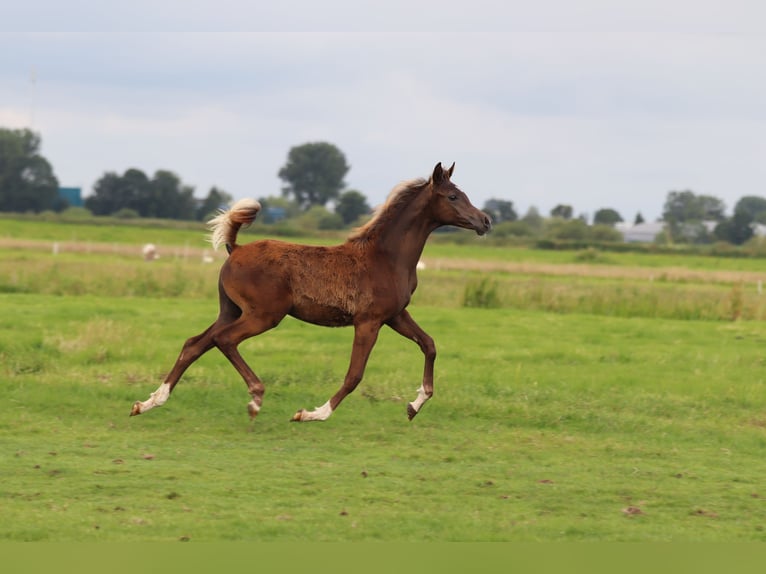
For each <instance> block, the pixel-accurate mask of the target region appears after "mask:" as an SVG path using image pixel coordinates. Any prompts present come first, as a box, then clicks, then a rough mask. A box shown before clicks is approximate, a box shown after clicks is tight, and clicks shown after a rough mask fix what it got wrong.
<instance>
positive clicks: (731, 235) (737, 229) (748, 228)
mask: <svg viewBox="0 0 766 574" xmlns="http://www.w3.org/2000/svg"><path fill="white" fill-rule="evenodd" d="M713 235H714V236H715V238H716V239H719V240H721V241H728V242H729V243H733V244H734V245H742V244H743V243H745V242H746V241H747V240H749V239H750V238H751V237H753V235H754V233H753V220H752V219H751V215H750V214H749V213H747V212H746V211H735V212H734V215H733V216H732V217H730V218H729V219H725V220H724V221H722V222H720V223H719V224H718V225H716V226H715V229H714V230H713Z"/></svg>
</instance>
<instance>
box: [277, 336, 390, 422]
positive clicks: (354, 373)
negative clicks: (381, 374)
mask: <svg viewBox="0 0 766 574" xmlns="http://www.w3.org/2000/svg"><path fill="white" fill-rule="evenodd" d="M379 331H380V323H363V324H360V325H356V326H355V327H354V347H353V350H352V351H351V364H350V365H349V367H348V372H347V373H346V378H345V379H344V381H343V385H342V386H341V388H340V389H339V390H338V392H337V393H335V394H334V395H333V396H332V398H330V400H329V401H327V402H326V403H325V404H323V405H322V406H321V407H317V408H315V409H314V410H313V411H307V410H306V409H301V410H299V411H298V412H297V413H295V414H294V415H293V418H292V420H293V421H295V422H305V421H324V420H327V419H328V418H330V415H331V414H332V413H333V411H334V410H335V409H336V408H338V405H339V404H340V402H341V401H342V400H343V399H344V398H346V395H348V394H349V393H351V392H352V391H353V390H354V389H355V388H356V386H357V385H358V384H359V382H360V381H361V380H362V376H363V375H364V369H365V367H366V366H367V359H369V358H370V353H371V352H372V348H373V347H374V346H375V342H376V341H377V340H378V332H379Z"/></svg>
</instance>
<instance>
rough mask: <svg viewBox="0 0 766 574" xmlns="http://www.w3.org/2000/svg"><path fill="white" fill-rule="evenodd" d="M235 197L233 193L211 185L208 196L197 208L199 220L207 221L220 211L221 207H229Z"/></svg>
mask: <svg viewBox="0 0 766 574" xmlns="http://www.w3.org/2000/svg"><path fill="white" fill-rule="evenodd" d="M233 199H234V198H232V196H231V195H229V194H228V193H226V192H225V191H222V190H220V189H218V188H217V187H211V188H210V191H209V192H208V193H207V197H206V198H205V199H203V200H202V202H201V203H200V204H199V207H198V208H197V217H196V218H197V220H198V221H206V220H208V219H210V218H211V217H213V216H215V215H216V214H217V213H218V210H219V209H224V208H225V207H227V206H228V205H229V204H231V202H232V201H233Z"/></svg>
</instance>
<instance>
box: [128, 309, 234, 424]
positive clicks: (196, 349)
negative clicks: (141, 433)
mask: <svg viewBox="0 0 766 574" xmlns="http://www.w3.org/2000/svg"><path fill="white" fill-rule="evenodd" d="M219 320H220V317H219ZM218 324H219V323H218V321H216V322H215V323H213V324H212V325H211V326H210V327H208V328H207V329H205V331H204V332H202V333H200V334H199V335H197V336H196V337H192V338H191V339H188V340H187V341H186V342H185V343H184V346H183V349H181V354H180V355H178V359H176V362H175V365H173V369H172V370H171V371H170V373H168V376H167V377H165V381H164V382H163V383H162V384H161V385H160V386H159V388H158V389H157V390H156V391H154V392H153V393H152V394H151V395H150V396H149V398H148V399H147V400H145V401H143V402H141V401H136V402H135V403H134V404H133V408H132V409H131V411H130V416H135V415H140V414H141V413H145V412H146V411H148V410H149V409H153V408H154V407H159V406H161V405H163V404H165V402H166V401H167V400H168V397H170V392H171V391H172V390H173V387H175V386H176V383H178V380H179V379H180V378H181V375H183V374H184V371H186V369H188V368H189V366H190V365H191V364H192V363H193V362H194V361H196V360H197V359H199V358H200V357H201V356H202V355H203V354H204V353H206V352H207V351H209V350H210V349H212V348H213V346H214V345H213V337H212V332H213V331H214V329H215V327H216V325H218Z"/></svg>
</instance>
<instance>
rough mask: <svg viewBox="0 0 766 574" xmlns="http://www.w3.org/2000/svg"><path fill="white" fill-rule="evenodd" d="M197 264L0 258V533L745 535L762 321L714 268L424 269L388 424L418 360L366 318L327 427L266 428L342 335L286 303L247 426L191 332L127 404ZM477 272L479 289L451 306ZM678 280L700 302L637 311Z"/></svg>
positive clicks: (677, 286)
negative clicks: (409, 407)
mask: <svg viewBox="0 0 766 574" xmlns="http://www.w3.org/2000/svg"><path fill="white" fill-rule="evenodd" d="M438 249H442V250H445V251H444V253H440V256H442V257H452V258H455V259H461V258H466V259H471V258H473V255H472V252H471V251H468V252H464V251H462V249H463V246H452V247H451V248H447V247H445V246H443V245H439V246H438ZM472 249H479V248H478V247H472ZM529 253H532V252H529ZM568 256H569V257H570V258H571V257H572V253H569V254H568ZM504 257H506V256H504ZM542 257H543V258H545V257H547V254H544V255H542ZM609 257H614V258H620V257H622V256H621V255H611V254H610V255H609ZM631 257H635V255H631ZM478 259H482V258H478ZM484 259H485V260H488V261H501V260H502V259H501V258H492V257H490V256H485V257H484ZM570 262H571V261H570V260H563V259H562V261H561V262H560V263H559V264H560V265H564V264H568V263H570ZM542 263H544V264H546V265H548V264H556V262H555V261H550V260H545V261H542ZM733 264H734V265H737V264H739V263H733ZM607 265H612V266H615V265H616V266H619V265H620V263H608V264H607ZM669 265H672V266H673V267H683V266H684V261H674V262H673V263H672V264H669ZM694 265H695V266H697V267H699V268H703V269H704V268H705V265H704V261H703V262H699V263H694ZM720 265H722V264H721V263H720V262H718V261H716V260H711V261H709V264H708V268H707V269H708V270H709V271H711V272H713V271H716V270H720ZM765 265H766V264H765ZM629 266H632V267H635V266H641V262H640V261H638V262H635V261H633V262H631V263H630V264H629ZM649 266H650V265H647V267H649ZM216 268H217V264H214V265H203V264H201V263H200V262H199V261H196V260H194V261H191V260H188V261H187V260H185V259H183V258H178V259H174V258H171V257H168V258H165V259H161V260H160V261H157V262H154V263H152V264H147V263H144V262H142V261H140V259H139V258H138V257H129V256H110V255H108V254H104V253H62V254H60V255H58V256H55V257H54V256H53V255H51V254H50V253H47V252H43V251H36V250H34V249H23V250H20V251H19V250H10V249H5V250H2V251H0V286H3V289H2V291H3V292H2V293H0V448H1V449H2V452H3V453H4V454H3V463H2V468H3V480H2V482H0V516H2V517H3V519H2V521H0V540H6V541H35V540H45V541H61V542H70V541H117V542H125V541H177V540H192V541H230V540H247V541H287V542H291V541H573V542H579V541H631V542H636V541H694V542H700V541H715V542H721V541H728V542H732V541H752V542H762V541H764V540H766V531H765V530H764V528H766V487H765V486H764V481H763V476H764V475H765V474H766V457H765V456H764V454H766V393H765V392H764V391H765V390H766V384H765V383H764V374H763V373H764V357H765V356H766V355H765V353H764V348H765V347H766V324H765V323H763V322H761V321H760V320H754V319H752V320H744V319H743V318H742V316H743V314H742V313H741V314H740V315H739V319H738V320H730V319H736V318H737V317H735V316H728V314H729V313H730V311H731V309H732V305H733V306H734V308H736V307H737V305H738V303H737V300H736V298H732V297H733V296H732V293H733V292H734V291H733V290H736V288H737V285H738V284H739V283H738V282H737V281H736V279H735V281H734V282H733V283H730V284H727V283H726V282H725V281H716V282H712V283H711V282H709V281H707V280H699V281H698V280H693V279H688V278H687V279H684V280H677V281H676V280H673V281H666V282H657V281H654V282H653V283H652V285H655V286H657V287H658V288H665V289H671V288H672V290H673V292H674V293H675V297H676V298H675V299H673V300H671V302H669V303H661V302H658V303H656V304H654V306H652V305H651V304H649V303H646V301H647V300H648V299H651V298H652V297H654V298H655V299H656V300H657V301H660V300H664V299H665V298H666V297H665V295H662V296H657V294H656V292H654V291H652V290H651V289H650V285H649V284H648V283H647V282H646V281H645V280H644V279H640V278H631V277H626V276H620V277H617V278H613V279H609V278H606V279H605V278H594V277H590V276H589V274H588V273H585V272H583V273H577V274H569V275H567V274H562V275H560V276H557V277H553V276H551V275H546V274H537V273H532V275H533V276H532V277H531V279H530V277H516V276H515V275H514V274H509V273H502V272H491V273H484V274H482V273H481V272H480V271H470V272H468V271H466V272H460V271H447V270H444V271H439V270H434V269H429V270H427V271H426V272H424V273H422V274H421V286H420V288H419V291H418V294H417V296H416V298H415V301H414V303H413V305H412V306H411V307H410V310H411V312H412V314H413V316H414V317H415V318H416V320H418V321H419V323H420V324H421V325H422V326H423V327H424V329H425V330H426V331H428V332H429V333H430V334H431V335H432V336H433V337H434V339H435V340H436V343H437V347H438V350H439V357H438V359H437V362H436V379H435V380H436V393H435V395H434V398H433V400H432V401H430V402H429V403H428V405H427V406H426V407H425V408H424V409H423V411H422V412H421V414H419V415H418V417H417V418H416V419H415V420H413V421H412V422H408V421H407V417H406V406H405V405H406V402H407V401H409V400H412V399H413V398H414V396H415V393H416V389H417V387H418V385H419V382H420V377H421V374H422V365H423V358H422V355H421V353H420V351H419V350H418V349H417V347H416V346H415V345H414V344H412V343H411V342H409V341H406V340H404V339H402V338H401V337H399V336H397V335H396V334H394V333H393V332H391V331H384V332H382V335H381V337H380V339H379V342H378V344H377V346H376V348H375V350H374V351H373V354H372V357H371V359H370V363H369V366H368V369H367V373H366V376H365V380H364V381H363V382H362V383H361V385H360V386H359V388H358V389H357V391H356V392H355V393H353V394H352V395H350V396H349V397H348V398H347V399H346V401H345V402H344V403H343V404H342V405H341V407H340V408H339V409H338V410H337V411H336V412H335V414H334V415H333V416H332V417H331V418H330V419H329V420H328V421H326V422H324V423H306V424H295V423H289V422H288V421H289V418H290V416H291V415H292V413H293V412H295V410H296V409H298V408H302V407H306V408H313V407H314V406H317V405H320V404H322V403H324V402H325V401H326V400H327V398H329V396H330V395H331V394H332V393H333V392H334V391H335V390H336V389H337V387H338V386H339V384H340V381H341V379H342V377H343V374H344V372H345V369H346V367H347V361H348V358H349V353H350V345H351V336H352V332H351V330H349V329H323V328H320V327H315V326H311V325H306V324H303V323H300V322H297V321H295V320H292V319H286V320H285V321H284V322H283V323H282V324H281V325H280V326H279V327H278V328H277V329H275V330H274V331H271V332H269V333H266V334H264V335H261V336H259V337H256V338H253V339H251V340H249V341H247V342H245V343H243V344H242V346H241V351H242V354H243V356H244V357H245V358H246V359H247V360H248V361H249V362H250V364H251V366H252V367H253V368H254V370H255V371H256V372H258V373H259V375H260V376H261V377H262V378H263V380H264V383H265V384H266V397H265V402H264V407H263V410H262V411H261V414H260V415H259V417H258V418H257V419H256V420H254V421H252V422H251V421H250V420H249V418H248V416H247V411H246V403H247V401H248V399H249V397H248V394H247V391H246V388H245V385H244V383H243V382H242V381H241V380H240V379H239V376H238V375H237V373H236V372H235V371H234V369H233V368H232V367H231V366H230V365H229V364H228V362H227V361H226V360H225V359H224V358H223V356H222V355H220V353H218V352H217V351H215V350H214V351H211V352H210V353H209V354H208V355H206V356H204V357H203V358H202V359H201V360H200V361H198V362H197V363H195V364H194V365H193V366H192V367H191V368H190V370H189V371H188V372H187V374H186V376H185V377H184V378H183V379H182V380H181V382H180V383H179V385H178V387H177V388H176V390H175V392H174V394H173V396H172V397H171V399H170V401H169V402H168V403H167V404H166V405H165V406H163V407H161V408H158V409H155V410H152V411H151V412H149V413H146V414H144V415H141V416H140V417H133V418H130V417H128V414H129V412H130V408H131V405H132V403H133V401H135V400H137V399H140V400H143V399H145V398H146V397H147V396H148V394H149V393H150V392H152V391H153V390H154V389H155V388H156V387H157V385H158V384H159V383H160V381H161V380H162V377H163V374H164V373H165V372H166V371H167V370H168V369H169V368H170V367H171V365H172V363H173V361H174V360H175V357H176V355H177V353H178V351H179V350H180V347H181V345H182V343H183V341H184V340H185V339H186V338H187V337H189V336H191V335H194V334H196V333H198V332H200V331H201V330H202V329H204V328H205V327H207V325H208V324H209V323H210V322H211V321H212V320H213V319H214V317H215V314H216V301H215V296H214V292H215V275H216ZM583 269H586V270H587V269H592V268H591V267H583ZM754 270H755V268H754V267H753V268H748V269H744V270H742V271H743V272H748V273H750V272H753V271H754ZM727 271H735V272H736V271H737V269H736V268H735V269H727ZM484 275H486V276H489V277H490V278H491V279H492V280H493V281H497V283H498V290H499V292H500V295H501V298H502V304H501V306H500V307H499V308H495V309H483V308H466V307H463V306H462V304H461V303H460V299H461V297H462V290H463V288H464V287H465V285H467V284H470V283H471V282H473V281H476V280H478V279H479V278H480V277H482V276H484ZM520 281H521V282H523V281H537V282H538V283H541V284H542V286H543V287H545V288H546V289H547V288H551V289H553V287H555V288H556V289H558V290H559V291H560V293H559V294H558V295H557V297H558V299H559V300H562V299H565V298H566V297H565V294H564V293H565V292H567V291H568V290H569V289H572V290H573V291H572V292H573V293H576V296H575V295H573V296H572V297H570V299H571V300H572V301H575V302H576V301H580V303H579V304H575V303H572V304H571V305H570V304H567V305H563V304H562V305H560V306H559V307H558V308H551V307H550V304H542V303H539V304H534V301H535V300H537V301H538V302H544V301H545V300H546V299H547V298H548V295H545V293H544V292H543V294H542V295H540V296H539V297H538V298H537V299H534V298H527V299H525V298H524V296H523V295H524V294H525V293H526V294H527V295H528V294H529V292H528V291H514V290H513V289H511V288H510V285H512V284H513V283H514V282H517V283H518V282H520ZM211 283H212V284H211ZM126 285H127V286H126ZM130 285H132V286H130ZM173 285H175V287H173ZM51 286H53V287H51ZM556 289H554V291H555V290H556ZM620 289H621V290H622V291H621V292H622V293H626V292H634V295H633V300H634V303H633V304H631V305H632V307H631V308H632V309H633V311H632V312H630V313H628V312H624V311H620V309H621V308H622V307H621V306H620V305H621V303H620V301H621V300H622V299H625V297H622V298H621V297H619V296H618V295H615V293H618V292H619V290H620ZM543 291H545V290H544V289H543ZM698 292H704V293H706V295H705V297H703V298H702V299H700V302H699V305H700V306H703V304H704V305H705V306H710V305H713V302H714V301H716V300H719V303H720V304H721V305H723V310H722V311H721V315H720V316H719V317H717V318H716V319H715V320H713V318H712V317H705V318H704V319H701V318H699V316H696V315H694V314H687V315H684V316H673V314H672V313H671V312H670V311H665V310H662V312H657V311H656V309H665V307H667V308H668V309H670V308H672V307H677V306H679V305H681V303H684V302H685V301H687V300H691V299H693V298H694V296H695V295H694V294H695V293H698ZM660 293H666V292H665V291H661V292H660ZM589 295H598V296H599V297H602V299H604V301H611V303H610V304H608V305H602V306H601V307H598V308H594V307H593V305H592V303H591V302H590V301H589ZM757 296H758V297H759V295H757V294H752V293H748V294H745V295H743V296H742V299H741V302H740V304H741V305H742V306H744V307H746V306H747V305H750V304H752V305H756V306H758V305H760V303H759V302H758V301H757V300H756V301H755V303H752V302H748V301H749V299H748V298H749V297H753V298H755V297H757ZM700 297H701V296H700ZM727 297H728V298H729V299H728V300H727ZM703 299H704V302H703V301H702V300H703ZM720 301H723V303H721V302H720ZM651 309H655V312H651ZM583 311H587V312H583ZM727 317H728V318H727Z"/></svg>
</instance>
